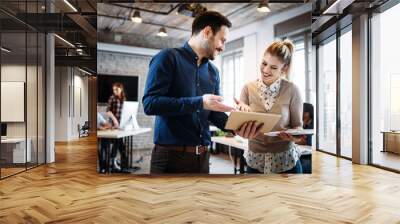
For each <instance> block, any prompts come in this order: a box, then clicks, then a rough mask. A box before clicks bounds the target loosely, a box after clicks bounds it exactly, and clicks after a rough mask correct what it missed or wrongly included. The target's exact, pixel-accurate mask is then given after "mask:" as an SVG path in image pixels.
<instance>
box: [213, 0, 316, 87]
mask: <svg viewBox="0 0 400 224" xmlns="http://www.w3.org/2000/svg"><path fill="white" fill-rule="evenodd" d="M309 11H311V5H310V4H304V5H301V6H299V7H296V8H292V9H289V10H287V11H283V12H280V13H276V14H271V15H270V16H267V17H266V18H264V19H262V20H259V21H256V22H253V23H250V24H248V25H246V26H243V27H240V28H237V29H234V30H231V31H230V34H229V37H228V42H229V41H233V40H236V39H239V38H244V47H243V57H244V66H245V68H244V71H245V77H246V80H245V82H246V81H250V80H254V79H256V78H257V77H258V75H259V72H258V71H259V64H260V61H261V57H262V54H263V53H264V50H265V48H266V46H267V45H268V43H270V42H271V41H273V40H274V39H275V37H274V25H275V24H277V23H280V22H283V21H286V20H288V19H291V18H293V17H296V16H299V15H301V14H304V13H306V12H309ZM310 24H311V21H310ZM215 64H216V65H217V67H218V68H219V69H220V68H221V60H220V57H218V59H217V60H215Z"/></svg>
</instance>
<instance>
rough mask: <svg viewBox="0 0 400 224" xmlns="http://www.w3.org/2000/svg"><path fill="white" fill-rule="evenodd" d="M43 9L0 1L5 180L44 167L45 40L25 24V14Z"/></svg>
mask: <svg viewBox="0 0 400 224" xmlns="http://www.w3.org/2000/svg"><path fill="white" fill-rule="evenodd" d="M43 5H44V1H35V2H32V1H31V2H27V1H7V2H6V1H4V2H3V1H2V2H0V8H1V11H0V46H1V57H0V68H1V69H0V71H1V76H0V81H1V86H0V90H1V99H0V102H1V106H0V111H1V116H0V117H1V136H2V137H1V144H0V178H5V177H8V176H11V175H14V174H16V173H19V172H22V171H25V170H27V169H29V168H33V167H36V166H37V165H38V164H43V163H45V89H46V88H45V69H44V68H45V60H46V52H45V44H46V40H45V35H44V34H43V33H40V31H38V30H36V29H35V28H34V27H32V26H30V25H28V24H26V23H24V22H23V21H22V20H25V19H26V18H25V16H26V15H27V14H26V12H28V13H40V12H42V11H43V10H44V9H43V7H42V6H43ZM10 12H12V13H10Z"/></svg>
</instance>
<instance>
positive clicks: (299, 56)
mask: <svg viewBox="0 0 400 224" xmlns="http://www.w3.org/2000/svg"><path fill="white" fill-rule="evenodd" d="M294 49H295V52H294V54H293V65H292V71H291V72H290V76H289V80H290V81H291V82H293V83H294V84H296V86H297V87H299V89H300V92H301V97H302V99H303V100H305V97H306V79H307V77H306V75H307V74H306V59H305V46H304V39H303V38H302V39H301V40H298V41H295V42H294Z"/></svg>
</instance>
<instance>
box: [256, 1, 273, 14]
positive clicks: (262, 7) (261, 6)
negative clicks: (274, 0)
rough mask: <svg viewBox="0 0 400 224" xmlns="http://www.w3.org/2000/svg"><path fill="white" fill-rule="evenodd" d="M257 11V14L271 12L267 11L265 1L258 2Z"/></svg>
mask: <svg viewBox="0 0 400 224" xmlns="http://www.w3.org/2000/svg"><path fill="white" fill-rule="evenodd" d="M257 11H259V12H271V9H269V7H268V3H267V1H263V2H260V4H259V5H258V7H257Z"/></svg>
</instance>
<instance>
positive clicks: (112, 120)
mask: <svg viewBox="0 0 400 224" xmlns="http://www.w3.org/2000/svg"><path fill="white" fill-rule="evenodd" d="M118 127H119V122H118V120H117V118H116V117H115V116H114V114H113V113H112V112H111V111H108V112H106V113H104V114H102V113H99V112H97V129H98V130H106V129H112V128H118Z"/></svg>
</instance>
